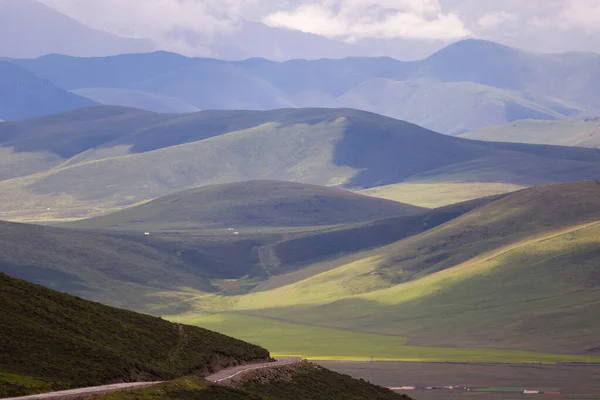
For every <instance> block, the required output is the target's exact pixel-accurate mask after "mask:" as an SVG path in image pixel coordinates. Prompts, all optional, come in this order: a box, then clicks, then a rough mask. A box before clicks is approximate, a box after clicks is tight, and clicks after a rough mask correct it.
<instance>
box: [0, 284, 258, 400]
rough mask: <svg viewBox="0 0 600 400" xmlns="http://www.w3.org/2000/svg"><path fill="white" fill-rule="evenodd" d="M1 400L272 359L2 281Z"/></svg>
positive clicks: (237, 344) (241, 345)
mask: <svg viewBox="0 0 600 400" xmlns="http://www.w3.org/2000/svg"><path fill="white" fill-rule="evenodd" d="M0 303H1V304H2V313H0V330H1V331H2V340H1V341H0V396H2V397H7V396H17V395H24V394H28V393H32V392H38V391H43V390H47V389H49V388H51V389H60V388H70V387H77V386H93V385H100V384H106V383H110V382H119V381H121V382H123V381H136V380H159V379H173V378H176V377H179V376H183V375H186V374H190V373H192V372H194V373H198V374H202V373H208V372H210V371H214V370H217V369H219V368H223V367H227V366H230V365H237V364H240V363H244V362H251V361H256V360H264V359H268V358H269V352H268V351H267V350H265V349H263V348H261V347H258V346H254V345H251V344H248V343H245V342H242V341H241V340H237V339H233V338H230V337H227V336H224V335H221V334H218V333H215V332H211V331H208V330H205V329H201V328H197V327H191V326H185V325H178V324H173V323H170V322H167V321H165V320H162V319H160V318H156V317H150V316H146V315H142V314H136V313H134V312H131V311H124V310H119V309H114V308H110V307H107V306H104V305H101V304H98V303H93V302H89V301H86V300H81V299H79V298H76V297H72V296H69V295H66V294H62V293H59V292H55V291H53V290H49V289H46V288H44V287H41V286H38V285H34V284H31V283H27V282H25V281H21V280H18V279H14V278H11V277H9V276H8V275H5V274H0Z"/></svg>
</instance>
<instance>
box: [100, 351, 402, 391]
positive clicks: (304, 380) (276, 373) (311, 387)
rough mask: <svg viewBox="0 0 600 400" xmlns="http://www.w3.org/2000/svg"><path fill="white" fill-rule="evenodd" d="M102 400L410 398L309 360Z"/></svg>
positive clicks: (184, 380)
mask: <svg viewBox="0 0 600 400" xmlns="http://www.w3.org/2000/svg"><path fill="white" fill-rule="evenodd" d="M102 399H103V400H134V399H140V400H162V399H182V400H188V399H189V400H192V399H193V400H307V399H310V400H410V398H409V397H407V396H405V395H400V394H396V393H394V392H392V391H391V390H389V389H386V388H383V387H380V386H375V385H372V384H370V383H368V382H365V381H364V380H358V379H353V378H351V377H350V376H348V375H342V374H338V373H336V372H333V371H330V370H327V369H325V368H322V367H319V366H316V365H314V364H311V363H308V362H306V361H305V362H302V363H295V364H293V365H284V366H281V367H278V368H268V369H259V370H255V371H251V372H249V373H247V374H244V375H243V376H241V377H239V378H237V379H234V380H232V381H228V382H227V383H226V384H217V385H215V384H211V383H209V382H207V381H206V380H203V379H200V378H196V377H186V378H182V379H177V380H175V381H172V382H167V383H162V384H159V385H156V386H153V387H150V388H147V389H141V390H135V391H132V392H118V393H112V394H109V395H107V396H105V397H103V398H102Z"/></svg>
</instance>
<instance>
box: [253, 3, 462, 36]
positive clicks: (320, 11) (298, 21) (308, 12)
mask: <svg viewBox="0 0 600 400" xmlns="http://www.w3.org/2000/svg"><path fill="white" fill-rule="evenodd" d="M263 21H264V22H265V23H266V24H267V25H270V26H276V27H280V28H287V29H295V30H299V31H302V32H309V33H314V34H318V35H323V36H327V37H331V38H342V39H346V40H356V39H364V38H404V39H427V40H447V41H449V40H454V39H458V38H462V37H466V36H469V35H470V32H469V30H468V29H467V28H466V27H465V24H464V23H463V22H462V21H461V20H460V18H459V17H458V15H456V14H453V13H444V12H443V11H442V7H441V4H440V2H439V1H438V0H337V1H333V0H330V1H327V0H326V1H321V2H314V1H312V2H308V3H304V4H301V5H299V6H297V7H296V8H294V9H292V10H289V11H284V10H281V11H275V12H273V13H271V14H269V15H268V16H266V17H265V18H264V19H263Z"/></svg>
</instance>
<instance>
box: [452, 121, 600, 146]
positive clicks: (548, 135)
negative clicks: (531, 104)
mask: <svg viewBox="0 0 600 400" xmlns="http://www.w3.org/2000/svg"><path fill="white" fill-rule="evenodd" d="M460 136H461V137H464V138H467V139H477V140H487V141H490V142H518V143H538V144H554V145H560V146H581V147H593V148H598V147H600V119H594V118H592V119H586V120H577V121H539V120H522V121H515V122H514V123H512V124H506V125H498V126H490V127H487V128H483V129H479V130H474V131H471V132H467V133H465V134H462V135H460Z"/></svg>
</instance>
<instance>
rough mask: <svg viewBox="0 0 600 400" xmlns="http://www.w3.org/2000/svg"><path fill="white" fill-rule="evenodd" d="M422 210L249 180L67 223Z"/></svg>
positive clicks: (138, 226)
mask: <svg viewBox="0 0 600 400" xmlns="http://www.w3.org/2000/svg"><path fill="white" fill-rule="evenodd" d="M422 210H423V209H422V208H419V207H415V206H412V205H409V204H402V203H397V202H395V201H389V200H383V199H377V198H373V197H368V196H362V195H359V194H355V193H352V192H348V191H345V190H341V189H334V188H326V187H323V186H316V185H306V184H302V183H292V182H281V181H249V182H239V183H230V184H226V185H215V186H204V187H201V188H196V189H190V190H187V191H184V192H178V193H175V194H172V195H169V196H166V197H161V198H159V199H156V200H152V201H150V202H148V203H146V204H142V205H139V206H135V207H132V208H127V209H125V210H122V211H118V212H116V213H112V214H109V215H106V216H101V217H96V218H91V219H87V220H82V221H79V222H74V223H70V224H68V225H67V226H71V227H76V228H88V229H89V228H93V229H125V230H136V231H140V230H145V231H165V230H183V231H185V230H193V229H214V228H229V227H235V228H237V229H239V228H240V227H279V228H283V227H301V226H307V227H310V226H322V225H325V226H327V225H340V224H347V223H352V222H360V221H371V220H375V219H379V218H385V217H391V216H397V215H404V214H411V213H418V212H420V211H422ZM232 229H233V228H232Z"/></svg>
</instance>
